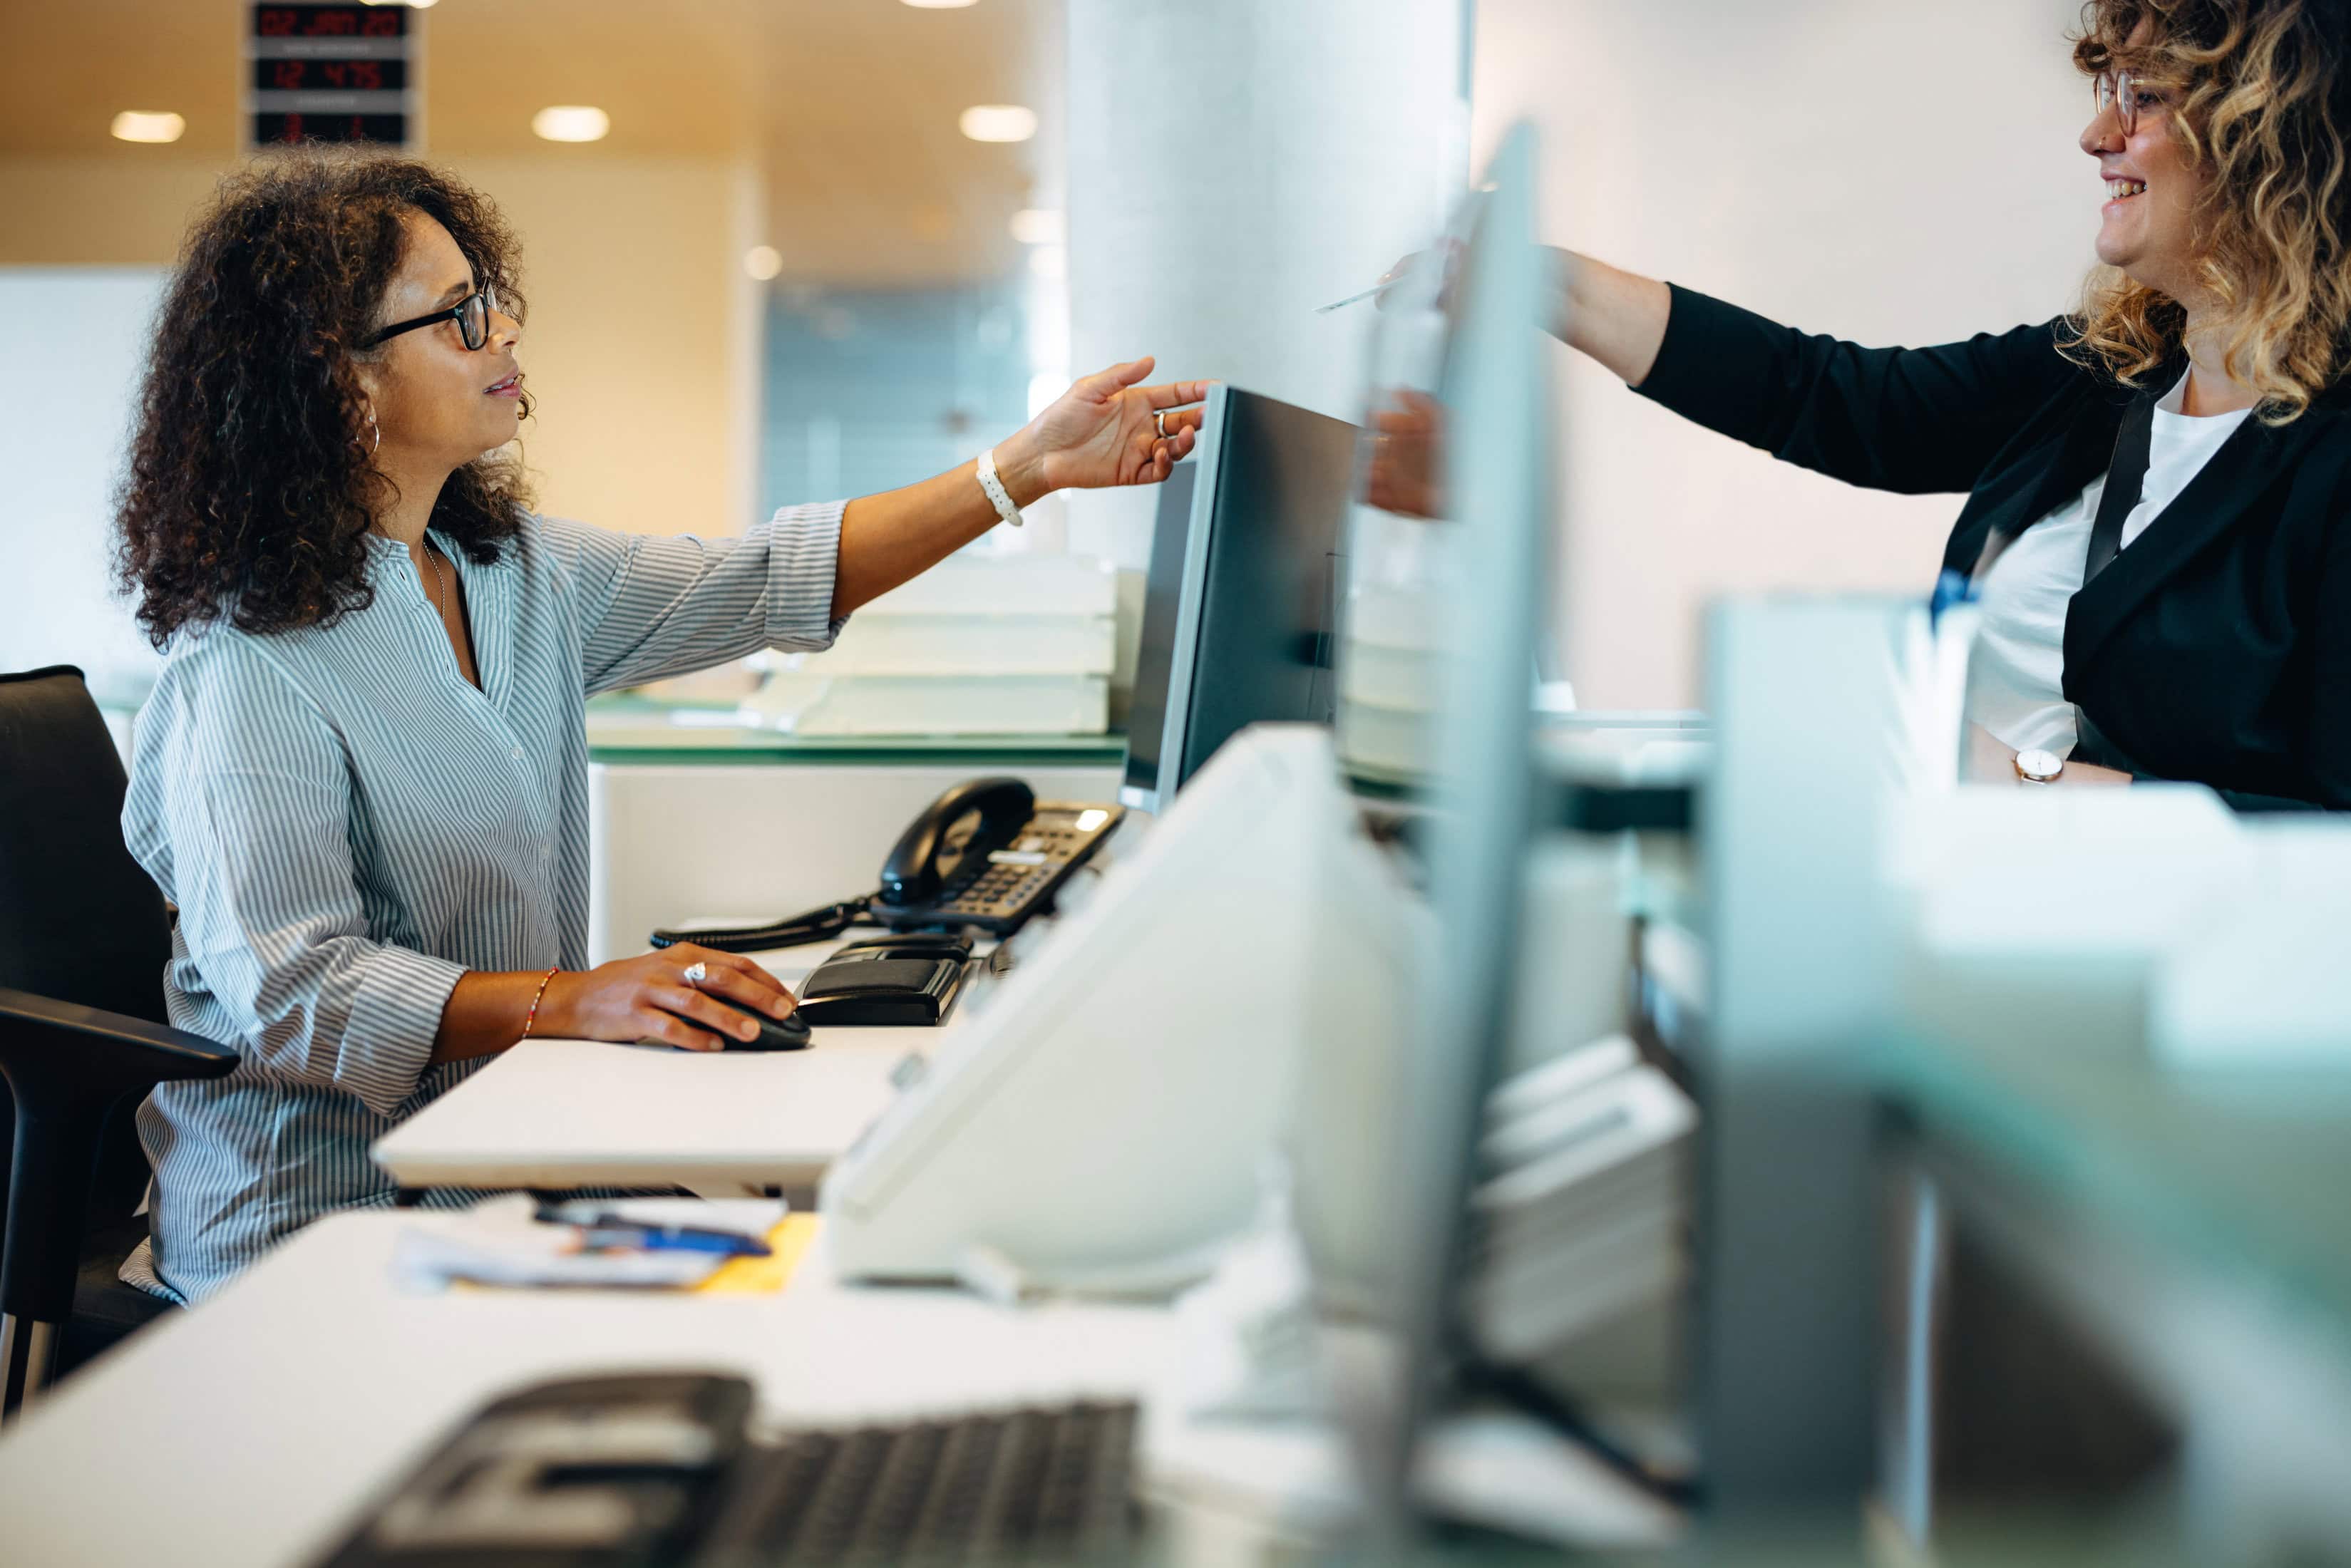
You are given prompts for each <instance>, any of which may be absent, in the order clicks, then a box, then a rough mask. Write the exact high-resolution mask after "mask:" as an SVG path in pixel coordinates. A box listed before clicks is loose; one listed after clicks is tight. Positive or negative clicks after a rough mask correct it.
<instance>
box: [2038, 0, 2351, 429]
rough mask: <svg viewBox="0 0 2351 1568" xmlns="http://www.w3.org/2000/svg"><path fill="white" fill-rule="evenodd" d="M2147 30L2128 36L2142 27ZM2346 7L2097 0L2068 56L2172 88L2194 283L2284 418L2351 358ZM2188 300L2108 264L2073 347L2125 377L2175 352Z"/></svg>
mask: <svg viewBox="0 0 2351 1568" xmlns="http://www.w3.org/2000/svg"><path fill="white" fill-rule="evenodd" d="M2142 23H2146V24H2148V28H2147V37H2145V38H2143V39H2140V40H2139V41H2138V42H2137V44H2133V43H2132V42H2131V38H2132V35H2133V34H2135V33H2136V32H2137V30H2138V28H2139V26H2140V24H2142ZM2346 34H2351V5H2346V4H2344V0H2088V3H2087V4H2085V5H2084V6H2083V8H2082V27H2081V31H2080V32H2079V33H2078V34H2076V35H2075V36H2074V64H2075V65H2077V66H2079V67H2080V68H2082V70H2083V71H2084V72H2085V73H2086V74H2090V75H2095V74H2096V73H2098V72H2100V71H2105V70H2126V71H2129V72H2131V73H2132V75H2133V76H2135V77H2136V78H2138V79H2140V80H2142V81H2144V82H2146V83H2147V85H2148V86H2150V87H2154V88H2158V89H2162V90H2163V91H2164V93H2165V96H2166V102H2165V104H2164V105H2163V110H2164V112H2167V113H2168V114H2169V115H2170V116H2171V131H2172V135H2173V137H2174V138H2175V139H2176V140H2177V141H2179V145H2180V147H2181V149H2182V152H2183V153H2184V155H2185V158H2186V161H2187V162H2188V164H2189V167H2191V168H2193V167H2197V166H2199V165H2202V164H2205V163H2207V162H2209V164H2210V173H2211V178H2210V181H2209V182H2208V183H2207V185H2206V190H2205V195H2204V198H2203V200H2202V202H2201V204H2200V205H2199V212H2198V214H2197V224H2198V234H2199V239H2200V240H2201V242H2202V245H2201V251H2202V254H2201V255H2200V256H2199V258H2198V263H2197V266H2198V269H2199V281H2200V282H2201V283H2202V285H2203V287H2204V288H2205V290H2206V291H2207V292H2208V293H2209V294H2210V296H2211V297H2212V298H2215V299H2217V300H2219V301H2220V326H2221V328H2222V329H2223V331H2224V337H2223V339H2222V341H2223V343H2224V345H2225V348H2224V352H2225V354H2226V359H2225V361H2224V363H2225V364H2226V365H2227V367H2228V371H2229V374H2230V375H2231V376H2233V377H2235V378H2236V379H2237V380H2239V381H2241V382H2244V383H2245V384H2247V385H2248V386H2251V387H2252V388H2253V389H2254V390H2255V391H2256V392H2259V393H2260V394H2261V398H2262V404H2261V413H2260V417H2261V418H2262V420H2263V421H2264V422H2266V423H2271V424H2286V423H2292V422H2293V421H2294V420H2295V419H2298V418H2300V417H2301V416H2302V414H2303V413H2304V411H2305V410H2307V409H2308V408H2309V407H2310V405H2311V403H2312V402H2313V401H2314V399H2316V398H2317V397H2319V396H2320V395H2321V394H2322V393H2324V392H2326V390H2327V389H2328V388H2329V387H2331V386H2332V385H2333V384H2334V383H2335V381H2336V379H2337V378H2338V377H2340V376H2341V375H2342V374H2343V373H2344V371H2345V370H2346V367H2351V252H2346V239H2351V145H2346V131H2351V69H2346V52H2351V37H2346ZM2186 327H2187V311H2186V309H2185V308H2183V307H2182V306H2181V304H2180V303H2179V301H2178V300H2176V299H2173V298H2170V297H2168V296H2167V295H2165V294H2162V293H2160V292H2158V290H2156V289H2153V288H2149V287H2147V286H2146V285H2144V284H2140V283H2137V282H2134V281H2132V280H2131V279H2130V278H2128V277H2125V276H2124V275H2123V274H2122V273H2120V272H2118V271H2116V270H2115V269H2113V268H2110V267H2101V268H2099V269H2098V270H2097V271H2095V272H2094V273H2092V274H2091V277H2090V281H2089V284H2088V286H2087V287H2086V289H2085V293H2084V298H2083V304H2082V310H2081V314H2080V316H2079V317H2078V318H2077V319H2076V320H2075V322H2074V330H2073V333H2072V334H2071V338H2070V341H2069V343H2068V345H2067V346H2068V349H2069V351H2070V352H2072V353H2073V355H2074V357H2075V358H2076V359H2079V360H2081V361H2084V362H2085V363H2092V364H2095V365H2099V366H2102V367H2103V368H2105V370H2106V371H2109V372H2111V373H2112V374H2113V375H2114V376H2115V377H2116V379H2118V380H2119V381H2121V382H2124V383H2125V384H2126V385H2130V386H2136V385H2137V384H2138V383H2139V382H2140V379H2141V378H2143V377H2144V376H2145V375H2147V372H2149V371H2153V370H2154V369H2155V368H2156V367H2157V366H2158V365H2160V364H2161V363H2163V361H2166V360H2168V359H2169V358H2170V357H2171V356H2172V355H2173V354H2174V353H2176V352H2177V351H2178V350H2179V348H2180V345H2181V340H2182V337H2183V334H2184V332H2185V329H2186Z"/></svg>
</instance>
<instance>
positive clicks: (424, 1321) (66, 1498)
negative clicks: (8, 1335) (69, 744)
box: [0, 1212, 1175, 1568]
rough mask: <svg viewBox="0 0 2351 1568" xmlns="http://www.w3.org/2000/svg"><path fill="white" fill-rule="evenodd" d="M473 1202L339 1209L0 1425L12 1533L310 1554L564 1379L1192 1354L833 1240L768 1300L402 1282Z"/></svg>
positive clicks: (871, 1400) (775, 1414)
mask: <svg viewBox="0 0 2351 1568" xmlns="http://www.w3.org/2000/svg"><path fill="white" fill-rule="evenodd" d="M454 1218H455V1217H452V1216H445V1215H422V1214H417V1213H413V1212H411V1213H405V1214H387V1213H371V1214H346V1215H339V1216H336V1217H334V1218H329V1219H325V1220H322V1221H320V1222H319V1224H317V1225H315V1226H313V1227H311V1228H309V1229H308V1230H306V1231H303V1232H302V1233H301V1234H299V1235H298V1236H296V1237H295V1238H294V1239H292V1240H291V1241H289V1242H287V1244H286V1245H285V1246H284V1247H283V1248H281V1249H278V1250H277V1251H276V1252H274V1253H272V1254H271V1255H270V1256H269V1257H267V1258H266V1259H264V1260H262V1261H261V1263H260V1264H258V1265H257V1266H256V1268H255V1269H254V1270H252V1271H251V1272H250V1273H248V1274H247V1275H246V1276H245V1277H244V1278H242V1279H240V1280H238V1281H235V1283H234V1284H232V1285H230V1286H229V1288H228V1289H227V1290H225V1291H222V1292H221V1294H220V1295H219V1296H217V1297H216V1298H214V1300H213V1301H209V1302H207V1303H206V1304H205V1305H204V1306H202V1307H199V1308H197V1309H196V1310H195V1311H193V1312H188V1313H185V1314H183V1315H179V1316H175V1317H173V1318H171V1319H167V1320H165V1321H164V1322H159V1323H157V1324H155V1325H154V1326H153V1327H152V1328H151V1329H149V1330H146V1331H144V1332H142V1333H140V1334H139V1335H138V1336H137V1337H136V1338H134V1339H132V1340H131V1342H130V1343H127V1344H125V1345H124V1346H123V1347H122V1348H121V1349H120V1351H118V1352H115V1353H113V1354H110V1356H109V1357H108V1358H107V1359H106V1360H105V1361H103V1362H100V1363H99V1364H96V1365H94V1366H91V1367H90V1368H89V1369H88V1370H86V1371H84V1372H83V1373H81V1374H79V1375H77V1376H76V1377H75V1378H73V1379H72V1380H71V1381H70V1382H68V1384H67V1385H65V1386H64V1387H63V1388H61V1389H60V1390H59V1391H58V1394H57V1397H56V1398H55V1399H54V1400H53V1401H52V1402H50V1403H47V1404H46V1405H43V1406H37V1407H36V1408H35V1410H34V1411H33V1413H32V1414H31V1415H30V1416H28V1417H27V1418H26V1420H25V1422H24V1423H23V1424H22V1425H21V1426H19V1427H16V1428H15V1429H14V1430H12V1431H11V1432H10V1433H9V1435H8V1436H7V1437H5V1439H0V1521H5V1524H0V1540H5V1553H0V1555H5V1558H6V1560H7V1561H9V1562H11V1563H189V1564H196V1563H223V1564H235V1565H237V1568H267V1565H269V1564H274V1563H300V1562H304V1561H307V1560H308V1559H310V1558H313V1557H315V1556H316V1555H317V1554H318V1553H319V1552H322V1551H324V1550H325V1549H326V1548H327V1547H329V1546H330V1545H332V1544H333V1543H334V1542H336V1541H337V1540H338V1539H340V1536H341V1534H342V1532H343V1531H345V1530H346V1529H347V1528H349V1525H350V1522H351V1521H352V1520H353V1519H354V1518H355V1517H356V1516H357V1515H358V1514H359V1513H360V1511H362V1509H363V1508H364V1506H365V1504H366V1502H367V1500H369V1499H370V1498H371V1496H373V1495H374V1493H375V1491H376V1490H377V1489H379V1488H381V1487H382V1486H384V1485H386V1484H388V1483H389V1482H390V1481H391V1480H392V1479H395V1478H397V1477H398V1476H399V1475H400V1474H401V1473H402V1471H403V1470H404V1469H405V1468H406V1466H407V1465H409V1464H411V1463H413V1461H414V1460H415V1459H416V1458H418V1457H420V1456H421V1455H422V1454H423V1453H424V1452H425V1451H426V1450H428V1449H429V1448H431V1447H432V1446H433V1445H434V1442H436V1441H437V1440H438V1439H439V1437H441V1435H442V1434H443V1432H444V1430H446V1429H447V1428H448V1427H451V1426H452V1425H454V1424H455V1422H457V1421H459V1420H460V1419H462V1418H463V1417H464V1416H465V1414H466V1413H467V1412H468V1411H469V1410H472V1409H473V1408H475V1406H478V1405H480V1404H481V1403H483V1402H484V1401H486V1400H487V1399H489V1398H491V1397H493V1396H496V1394H498V1393H500V1392H503V1391H506V1390H509V1389H511V1388H513V1387H515V1386H517V1385H521V1384H525V1383H529V1382H534V1381H537V1380H539V1379H542V1378H547V1377H553V1376H559V1375H575V1374H587V1373H595V1372H600V1371H614V1370H624V1369H631V1368H634V1369H647V1368H664V1367H693V1368H703V1369H708V1370H713V1371H719V1372H726V1373H732V1374H736V1375H744V1376H748V1377H750V1378H752V1379H753V1380H754V1381H755V1382H756V1383H757V1384H758V1389H759V1399H760V1409H761V1412H762V1414H763V1415H764V1416H766V1417H768V1418H769V1419H771V1420H774V1421H777V1422H782V1423H799V1424H815V1423H823V1422H829V1421H841V1420H846V1419H851V1418H854V1417H861V1416H862V1417H873V1416H883V1417H896V1416H914V1415H921V1414H940V1413H946V1412H953V1411H956V1410H965V1409H973V1408H986V1407H990V1406H1008V1405H1013V1404H1018V1403H1021V1402H1024V1401H1036V1400H1051V1399H1067V1398H1074V1397H1078V1396H1138V1395H1142V1394H1144V1393H1145V1392H1146V1390H1147V1388H1148V1387H1149V1385H1151V1384H1153V1383H1154V1382H1155V1381H1156V1380H1157V1379H1158V1378H1159V1377H1160V1376H1161V1375H1162V1373H1163V1368H1165V1366H1166V1365H1167V1364H1169V1362H1170V1359H1171V1357H1172V1355H1173V1354H1174V1350H1173V1347H1174V1343H1175V1340H1174V1333H1175V1329H1174V1319H1173V1315H1172V1314H1171V1313H1169V1312H1165V1311H1164V1310H1161V1309H1155V1308H1148V1307H1136V1306H1094V1305H1083V1306H1081V1305H1072V1304H1052V1305H1045V1306H1036V1307H1027V1308H1021V1309H1008V1308H1002V1307H996V1306H991V1305H989V1304H987V1303H986V1302H984V1301H979V1300H978V1299H977V1298H975V1297H972V1296H968V1295H965V1294H962V1293H960V1292H957V1291H916V1290H907V1289H904V1288H893V1289H878V1290H866V1289H858V1288H854V1287H848V1286H843V1285H841V1284H839V1283H837V1282H836V1281H834V1280H833V1279H832V1277H831V1273H830V1271H829V1270H828V1269H827V1268H826V1266H825V1261H824V1258H823V1256H822V1251H823V1249H822V1248H821V1247H819V1248H818V1249H815V1250H813V1251H811V1252H810V1255H809V1256H808V1258H807V1259H806V1260H804V1261H803V1262H802V1263H801V1265H800V1268H799V1273H798V1274H797V1275H796V1276H795V1278H794V1279H793V1281H792V1283H791V1285H790V1287H789V1289H788V1290H786V1291H784V1292H783V1293H782V1294H780V1295H778V1296H771V1297H750V1296H737V1297H712V1296H702V1297H695V1296H675V1295H667V1294H653V1293H645V1294H632V1293H625V1292H607V1291H578V1292H570V1291H566V1292H547V1291H539V1292H523V1291H515V1292H497V1293H472V1294H435V1295H403V1294H400V1293H398V1292H396V1291H394V1290H393V1289H392V1287H391V1285H390V1282H389V1279H390V1276H389V1268H390V1260H391V1257H392V1248H393V1244H394V1240H395V1239H396V1238H397V1236H398V1235H399V1233H400V1231H401V1229H402V1227H404V1226H408V1225H447V1224H449V1223H451V1222H452V1221H453V1219H454Z"/></svg>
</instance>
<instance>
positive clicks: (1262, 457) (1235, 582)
mask: <svg viewBox="0 0 2351 1568" xmlns="http://www.w3.org/2000/svg"><path fill="white" fill-rule="evenodd" d="M1227 398H1228V402H1227V407H1226V410H1225V421H1224V428H1223V429H1222V431H1221V432H1219V434H1220V436H1221V450H1220V451H1219V453H1218V454H1217V462H1216V464H1215V465H1214V467H1213V469H1211V470H1210V471H1208V472H1207V473H1206V474H1205V475H1204V476H1203V479H1202V482H1203V483H1207V484H1210V485H1213V486H1215V493H1214V495H1213V497H1211V505H1210V507H1208V508H1207V513H1206V516H1207V522H1208V527H1209V531H1208V538H1207V551H1206V559H1205V564H1204V567H1203V570H1202V572H1201V583H1200V598H1199V608H1198V615H1197V619H1196V625H1197V627H1198V631H1197V632H1196V636H1195V639H1194V643H1193V657H1192V661H1191V666H1192V667H1191V680H1190V683H1189V684H1190V699H1191V700H1190V703H1189V705H1188V713H1187V715H1186V722H1185V724H1184V727H1183V731H1184V733H1183V740H1182V748H1181V752H1180V757H1181V766H1180V768H1179V769H1178V771H1177V775H1176V781H1177V782H1178V783H1179V784H1180V783H1181V782H1182V781H1183V780H1184V779H1189V778H1190V777H1191V776H1192V774H1193V773H1195V772H1196V771H1197V770H1198V768H1200V766H1201V765H1202V764H1203V763H1205V762H1207V759H1208V758H1210V757H1211V756H1213V755H1214V754H1215V752H1216V749H1217V747H1220V746H1222V745H1223V744H1224V743H1225V742H1226V741H1227V740H1228V739H1230V738H1231V737H1233V736H1234V735H1235V734H1236V733H1237V732H1238V731H1239V730H1241V729H1243V728H1245V727H1248V726H1249V725H1252V724H1259V723H1264V722H1268V721H1281V722H1302V723H1308V724H1329V723H1330V722H1331V719H1332V714H1333V712H1334V711H1335V709H1336V707H1337V703H1338V693H1337V687H1336V685H1335V683H1334V681H1333V678H1332V654H1333V653H1334V652H1335V650H1336V643H1337V637H1338V630H1339V603H1340V596H1341V594H1342V593H1343V591H1344V590H1345V586H1346V573H1345V571H1344V570H1343V566H1344V558H1343V553H1342V550H1343V543H1342V541H1343V538H1344V537H1345V536H1344V532H1343V528H1344V524H1345V520H1346V516H1347V506H1348V501H1349V497H1350V495H1351V493H1352V489H1353V479H1354V466H1355V427H1354V426H1353V425H1352V424H1349V423H1346V422H1345V421H1344V420H1338V419H1332V418H1329V417H1327V416H1325V415H1323V414H1319V413H1312V412H1311V411H1309V410H1306V409H1302V408H1297V407H1294V406H1292V405H1291V404H1289V403H1285V402H1277V401H1276V400H1274V399H1272V398H1269V397H1260V396H1259V395H1257V394H1255V393H1253V392H1241V391H1238V389H1228V392H1227ZM1193 517H1194V519H1195V521H1194V525H1193V527H1194V529H1195V531H1196V530H1197V528H1199V519H1200V518H1201V517H1202V511H1201V509H1200V508H1199V507H1195V508H1194V510H1193ZM1195 548H1196V547H1195ZM1153 576H1154V578H1155V580H1156V579H1157V577H1158V573H1157V571H1156V570H1154V573H1153ZM1177 667H1178V668H1179V670H1180V667H1181V666H1180V662H1179V664H1178V666H1177Z"/></svg>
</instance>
